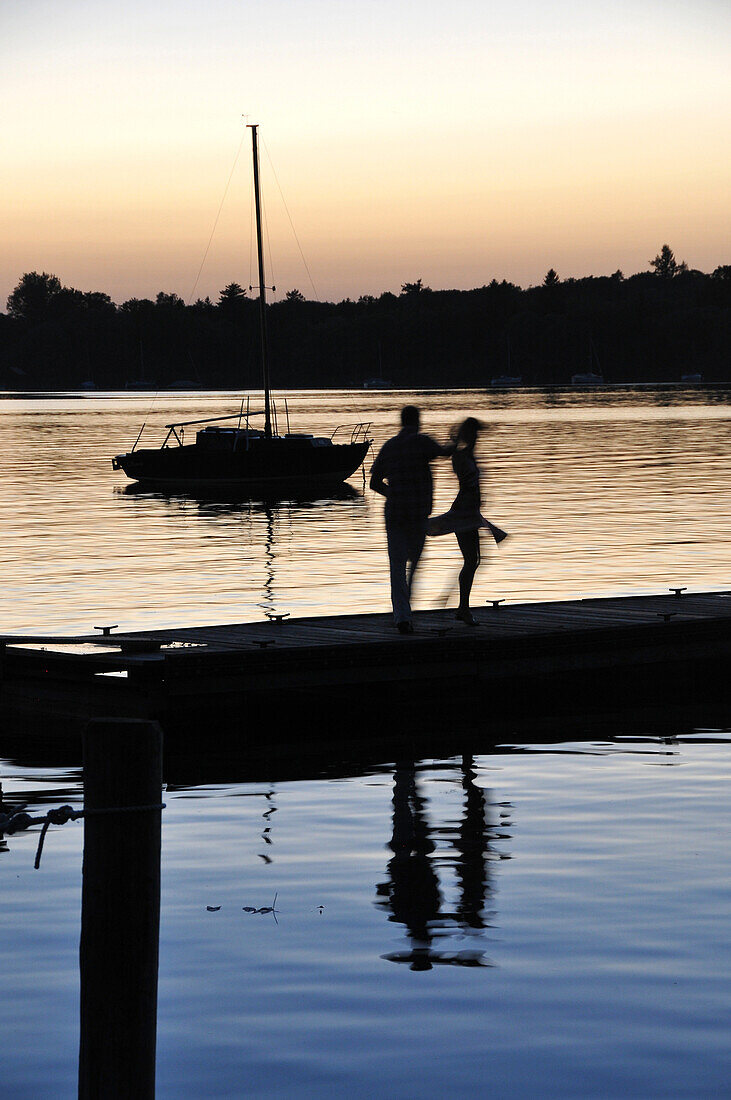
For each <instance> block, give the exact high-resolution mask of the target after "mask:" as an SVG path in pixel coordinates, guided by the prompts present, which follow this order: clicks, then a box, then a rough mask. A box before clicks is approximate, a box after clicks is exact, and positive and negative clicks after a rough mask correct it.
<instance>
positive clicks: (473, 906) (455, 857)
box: [376, 755, 497, 970]
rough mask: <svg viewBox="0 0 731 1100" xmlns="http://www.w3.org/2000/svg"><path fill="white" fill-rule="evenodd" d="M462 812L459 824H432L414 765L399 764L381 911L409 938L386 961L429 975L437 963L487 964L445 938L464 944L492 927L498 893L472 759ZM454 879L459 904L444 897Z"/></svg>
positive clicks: (467, 761)
mask: <svg viewBox="0 0 731 1100" xmlns="http://www.w3.org/2000/svg"><path fill="white" fill-rule="evenodd" d="M460 773H461V786H462V790H463V792H464V797H463V804H462V812H461V816H460V819H459V820H458V821H456V822H452V821H449V822H446V823H445V824H443V825H441V826H430V824H429V821H428V816H427V811H428V801H427V799H426V798H425V796H424V794H423V793H422V790H421V787H420V784H419V782H418V779H417V765H416V762H415V761H413V760H411V761H402V762H400V763H399V764H398V765H397V767H396V770H395V772H394V781H393V818H392V820H393V830H392V836H391V840H390V842H389V844H388V847H389V848H390V849H391V851H392V852H393V856H392V857H391V859H390V860H389V862H388V865H387V869H386V870H387V874H388V877H387V879H386V881H385V882H382V883H379V885H378V886H377V888H376V892H377V894H378V899H379V900H378V901H377V902H376V904H377V905H379V906H380V907H381V908H383V909H384V910H385V911H386V912H387V913H388V919H389V921H394V922H396V923H397V924H402V925H403V926H404V927H405V929H406V933H407V936H408V938H409V940H410V946H409V948H408V949H407V950H405V951H396V952H390V953H388V954H386V955H383V956H382V957H383V958H384V959H387V960H388V961H390V962H398V963H407V964H408V965H409V967H410V969H412V970H431V968H432V967H433V966H436V965H449V966H489V965H491V964H490V962H489V960H488V959H487V958H486V957H485V952H484V951H483V950H481V949H475V948H466V949H459V950H445V949H444V948H443V945H444V943H445V941H446V940H447V939H450V938H454V937H458V938H459V939H464V938H466V937H468V936H472V935H474V934H475V933H477V934H479V933H481V932H482V931H484V929H486V928H487V927H489V922H488V919H487V913H486V907H487V902H488V898H489V896H490V894H491V892H492V890H493V884H492V882H491V878H490V874H489V870H488V868H489V863H490V860H491V859H492V858H497V857H496V855H495V854H494V853H491V852H490V847H489V843H490V839H491V838H492V837H493V835H494V832H495V828H496V826H495V824H494V823H492V822H490V821H489V818H488V808H489V807H488V802H487V799H486V797H485V792H484V791H483V790H482V788H481V787H479V786H477V784H476V782H475V779H476V775H477V773H476V770H475V764H474V758H473V757H472V756H471V755H465V756H463V757H462V760H461V765H460ZM450 873H452V874H453V875H454V879H455V883H456V893H457V898H456V903H455V904H454V906H453V907H451V908H450V906H449V905H448V904H447V902H446V900H445V890H444V888H443V886H442V883H443V880H444V878H445V877H446V876H447V874H450Z"/></svg>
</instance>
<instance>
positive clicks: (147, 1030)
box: [79, 718, 162, 1100]
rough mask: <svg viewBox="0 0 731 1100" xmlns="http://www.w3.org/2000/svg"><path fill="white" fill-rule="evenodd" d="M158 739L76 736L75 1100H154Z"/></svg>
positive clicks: (125, 732) (143, 725)
mask: <svg viewBox="0 0 731 1100" xmlns="http://www.w3.org/2000/svg"><path fill="white" fill-rule="evenodd" d="M161 798H162V731H161V729H160V727H159V726H158V724H157V723H156V722H149V721H139V720H127V719H113V718H110V719H98V720H94V721H91V722H90V723H89V724H88V726H87V728H86V730H85V733H84V809H85V810H107V809H116V808H120V809H122V812H121V813H100V814H94V813H91V814H89V816H88V817H85V818H84V863H83V885H82V905H81V943H80V950H79V963H80V975H81V1027H80V1043H79V1098H80V1100H99V1098H100V1097H104V1098H105V1100H122V1098H123V1097H124V1098H129V1097H134V1098H135V1100H146V1098H152V1097H154V1095H155V1045H156V1035H157V971H158V946H159V937H160V833H161V828H160V827H161V811H160V809H159V808H157V809H140V810H131V809H130V810H126V809H125V807H134V806H139V807H159V806H160V803H161Z"/></svg>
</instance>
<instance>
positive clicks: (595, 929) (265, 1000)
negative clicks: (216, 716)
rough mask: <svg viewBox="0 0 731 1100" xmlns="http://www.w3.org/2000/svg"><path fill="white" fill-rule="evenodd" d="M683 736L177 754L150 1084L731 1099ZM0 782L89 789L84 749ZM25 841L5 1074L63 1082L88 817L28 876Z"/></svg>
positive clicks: (198, 1090)
mask: <svg viewBox="0 0 731 1100" xmlns="http://www.w3.org/2000/svg"><path fill="white" fill-rule="evenodd" d="M673 734H674V731H673V730H672V729H671V728H668V737H667V738H662V737H657V736H653V737H637V736H631V737H628V738H626V739H621V738H613V739H611V740H606V739H603V740H594V741H590V742H588V743H585V744H579V743H576V742H573V743H572V742H566V743H563V744H560V745H555V746H547V747H541V746H531V745H522V746H520V747H517V746H516V747H514V748H513V749H512V750H511V749H507V748H506V749H504V750H502V751H493V752H491V753H488V754H485V755H480V756H476V757H474V758H473V757H467V758H464V757H459V756H457V757H453V758H444V759H428V760H419V761H414V760H403V761H400V762H397V763H393V764H382V765H378V764H374V765H372V766H370V767H363V766H361V767H359V768H358V769H357V771H356V772H353V771H352V770H348V768H347V766H344V767H343V768H341V769H340V771H341V772H342V774H340V775H332V776H331V777H330V778H316V777H311V778H302V779H300V780H298V781H286V782H283V781H278V780H277V779H276V777H275V776H272V778H271V779H263V780H257V781H242V780H240V779H237V778H236V776H237V774H240V772H241V768H239V772H238V773H237V770H236V766H235V764H234V763H232V762H231V761H229V762H228V763H222V764H221V765H220V769H221V771H220V778H219V779H216V778H215V775H214V776H212V777H210V779H209V781H208V782H206V783H204V784H200V783H197V784H193V785H191V784H190V783H187V782H186V781H185V779H184V777H182V776H181V777H179V779H178V781H177V782H176V783H175V784H174V785H173V784H172V783H171V784H170V786H169V788H168V790H167V792H166V795H165V800H166V803H167V809H166V810H165V811H164V816H163V896H162V921H161V942H160V997H159V1016H158V1019H159V1022H158V1096H160V1097H170V1098H175V1097H191V1098H192V1097H196V1098H198V1097H203V1096H206V1097H208V1096H210V1097H245V1096H246V1097H248V1096H257V1097H259V1096H261V1097H265V1096H292V1097H295V1096H296V1097H306V1096H313V1095H336V1096H340V1095H348V1096H358V1097H369V1096H374V1095H382V1096H389V1097H414V1096H428V1097H444V1096H449V1095H468V1094H469V1095H486V1094H488V1093H492V1094H495V1095H498V1096H505V1097H523V1096H547V1097H597V1098H598V1097H638V1098H640V1097H642V1098H648V1097H667V1096H676V1097H679V1096H684V1097H712V1096H714V1097H715V1096H721V1095H726V1094H727V1089H728V1082H729V1074H731V1055H730V1053H729V1044H728V1035H729V1025H731V1010H730V1005H731V1001H730V994H731V977H730V975H731V947H729V938H728V927H729V917H730V916H731V886H730V885H729V884H730V883H731V874H730V873H729V872H730V871H731V868H730V867H729V840H730V839H731V836H730V830H731V808H730V804H729V799H728V790H729V780H730V779H731V755H730V745H729V735H728V734H724V733H722V732H721V731H717V732H716V733H714V734H712V735H711V734H709V733H708V732H706V733H705V734H695V735H690V736H681V737H679V738H676V737H674V736H673ZM335 763H336V762H335ZM193 770H194V769H193ZM333 770H335V769H333ZM3 777H4V785H5V790H6V794H10V795H11V797H12V798H20V797H23V798H25V799H27V800H28V801H29V803H30V805H31V807H33V808H39V807H40V806H41V805H42V803H43V801H44V800H47V801H49V802H51V803H52V804H58V803H60V802H68V801H71V802H79V801H80V799H81V791H80V776H79V772H78V771H77V770H76V769H71V770H68V769H66V770H64V769H60V768H57V769H55V770H53V771H49V770H48V769H44V770H42V771H41V770H39V769H34V768H30V767H27V766H26V767H23V766H20V765H19V764H18V763H13V762H12V761H6V762H5V763H4V765H3ZM36 843H37V833H36V834H35V835H32V834H31V833H25V834H20V835H18V836H15V837H11V838H8V840H7V842H6V844H4V845H3V854H2V858H1V859H0V875H2V891H0V919H1V920H2V929H3V935H2V938H1V939H0V966H1V967H2V973H3V997H2V999H0V1021H2V1024H3V1034H4V1036H5V1041H4V1043H3V1052H2V1061H3V1071H2V1076H3V1083H4V1086H5V1088H6V1090H7V1092H8V1095H12V1096H14V1097H27V1098H31V1097H33V1098H38V1097H72V1096H74V1095H75V1080H76V1056H77V1044H78V1024H77V1019H78V970H77V960H78V940H79V904H80V882H81V856H82V826H81V824H80V823H75V824H69V825H66V826H65V827H64V828H62V829H55V830H52V831H51V833H49V836H48V839H47V841H46V847H45V849H44V855H43V860H42V863H41V868H40V870H38V871H34V870H33V858H34V853H35V847H36ZM275 896H276V905H275V908H276V912H275V913H266V914H249V913H246V912H244V910H243V907H244V906H250V907H253V908H262V907H267V906H271V905H272V904H273V902H274V899H275ZM208 905H212V906H220V910H219V911H217V912H209V911H208V910H207V908H206V907H207V906H208Z"/></svg>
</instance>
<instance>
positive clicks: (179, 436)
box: [162, 409, 264, 447]
mask: <svg viewBox="0 0 731 1100" xmlns="http://www.w3.org/2000/svg"><path fill="white" fill-rule="evenodd" d="M251 416H264V411H263V409H258V410H257V411H256V412H246V413H231V414H230V415H229V416H204V417H203V419H202V420H178V421H176V422H175V424H166V425H165V427H166V428H167V430H168V434H167V435H166V436H165V439H164V440H163V444H162V445H163V447H167V446H169V445H170V443H169V441H170V438H171V437H172V438H173V439H174V440H175V442H176V443H177V444H178V445H179V446H180V447H182V446H183V443H184V439H185V429H186V428H189V427H190V426H191V425H192V424H213V423H216V422H217V421H221V420H237V421H238V422H239V424H241V421H242V420H243V421H246V422H247V427H248V421H249V417H251ZM178 428H180V429H181V431H180V433H178Z"/></svg>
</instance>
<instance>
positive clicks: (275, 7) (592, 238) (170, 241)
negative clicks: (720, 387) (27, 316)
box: [0, 0, 731, 309]
mask: <svg viewBox="0 0 731 1100" xmlns="http://www.w3.org/2000/svg"><path fill="white" fill-rule="evenodd" d="M0 104H1V105H2V117H3V125H2V142H1V143H0V145H1V148H0V166H1V170H2V174H1V178H2V195H3V201H2V203H0V240H1V241H2V249H0V309H4V308H5V301H6V298H7V295H8V294H9V293H10V291H11V290H12V288H13V287H14V286H15V285H16V283H17V282H18V280H19V278H20V276H21V275H22V274H23V273H24V272H26V271H33V270H37V271H47V272H52V273H53V274H56V275H58V277H59V278H60V279H61V281H62V283H64V284H65V285H68V286H74V287H77V288H78V289H80V290H103V291H106V292H107V293H108V294H110V295H111V296H112V298H113V299H114V300H115V301H117V302H122V301H124V300H125V299H127V298H131V297H150V296H154V295H155V294H156V293H157V291H159V290H165V291H168V292H169V291H174V292H176V293H177V294H180V295H181V297H183V298H184V299H186V300H188V299H189V297H190V296H191V294H192V297H193V298H196V297H199V296H205V295H206V294H208V295H210V296H211V297H212V298H214V299H215V298H216V297H217V296H218V292H219V291H220V289H221V288H222V287H223V286H225V285H226V284H227V283H229V282H231V281H234V280H235V281H237V282H240V283H242V284H244V285H247V286H248V284H249V282H253V281H255V279H254V277H253V270H252V268H251V266H250V256H251V245H250V232H251V169H250V144H249V140H248V135H246V136H245V140H244V144H243V148H242V149H241V155H240V158H239V161H238V164H237V167H236V171H235V173H234V175H233V179H232V182H231V186H230V189H229V191H228V195H227V197H226V201H225V203H224V206H223V211H222V213H221V217H220V220H219V222H218V226H217V228H216V232H215V235H214V238H213V243H212V245H211V248H210V251H209V253H208V257H207V259H206V262H205V264H204V266H203V270H202V273H201V275H200V279H199V280H198V282H197V283H196V277H197V275H198V271H199V268H200V266H201V262H202V260H203V256H204V253H205V250H206V246H207V243H208V240H209V237H210V235H211V231H212V229H213V225H214V221H215V218H216V214H217V211H218V209H219V205H220V203H221V200H222V198H223V195H224V190H225V187H226V183H227V180H228V178H229V173H230V171H231V167H232V165H233V163H234V160H235V157H236V154H237V150H238V149H239V147H240V144H241V140H242V137H243V136H244V130H243V127H244V122H243V120H242V117H241V116H242V115H243V114H246V115H248V116H249V120H250V121H252V122H258V123H259V124H260V126H261V140H262V143H263V146H264V147H265V149H264V150H263V153H262V159H263V165H262V168H263V185H264V189H265V206H266V211H267V223H268V229H269V237H270V249H271V259H272V266H273V272H272V273H271V276H270V277H271V279H272V281H274V282H275V283H276V284H277V288H278V291H279V292H280V293H283V292H284V291H286V290H287V289H291V288H292V287H295V286H296V287H298V288H299V289H300V290H302V291H303V293H305V295H306V296H307V297H316V296H317V297H320V298H322V299H336V300H337V299H340V298H343V297H345V296H350V297H354V298H355V297H358V296H359V295H361V294H380V293H381V292H382V291H384V290H392V291H395V292H398V290H399V288H400V286H401V284H402V283H403V282H405V281H407V280H408V281H411V280H414V279H416V278H418V277H421V278H422V279H423V280H424V282H425V283H427V284H428V285H429V286H432V287H433V288H435V289H440V288H445V287H460V288H469V287H473V286H480V285H483V284H484V283H487V282H489V281H490V280H491V279H492V278H493V277H496V278H498V279H503V278H506V279H509V280H512V281H514V282H517V283H519V284H520V285H522V286H528V285H530V284H533V283H537V282H540V281H541V280H542V278H543V275H544V274H545V272H546V270H547V269H548V268H549V267H554V268H556V269H557V270H558V272H559V274H560V275H561V277H567V276H576V277H580V276H583V275H588V274H609V273H611V272H612V271H614V270H616V269H617V268H621V269H622V270H623V271H624V272H625V274H630V273H633V272H635V271H640V270H646V269H647V267H648V260H649V259H650V258H651V257H652V256H654V255H655V253H656V252H658V251H659V249H660V246H661V245H662V244H663V243H664V242H665V241H667V242H668V243H669V244H670V245H671V247H672V248H673V249H674V251H675V254H676V256H677V258H678V259H684V260H686V261H687V263H688V264H689V265H690V266H691V267H698V268H700V269H701V270H704V271H709V270H713V268H714V267H716V266H717V265H718V264H721V263H731V205H730V203H729V198H730V196H731V141H730V140H729V135H730V134H731V4H730V3H728V0H684V2H680V0H613V2H612V3H609V2H608V0H601V2H600V0H576V2H574V0H513V2H511V3H508V2H507V0H503V2H501V3H496V2H494V0H450V2H449V3H446V2H445V3H435V2H434V0H419V2H414V0H357V2H356V0H307V2H305V0H267V2H266V3H262V2H261V0H256V2H253V0H207V2H206V3H202V2H200V0H157V2H156V3H154V4H152V3H150V2H149V0H144V2H141V0H125V2H124V3H121V2H117V0H114V2H110V0H2V2H1V3H0ZM269 158H271V164H270V159H269ZM272 165H273V170H274V171H275V172H276V179H275V177H274V175H273V170H272ZM277 180H278V183H277ZM279 186H281V191H282V193H283V196H284V200H285V201H286V208H285V206H284V205H283V202H282V198H281V196H280V190H279ZM287 208H288V210H289V215H290V216H291V219H292V222H293V223H294V228H295V230H296V233H297V237H298V239H299V244H300V245H301V248H302V252H303V253H304V257H305V260H306V262H307V265H308V267H309V271H310V273H311V275H312V280H313V282H312V283H311V282H310V279H309V277H308V273H307V269H306V268H305V265H304V263H303V260H302V257H301V256H300V251H299V248H298V245H297V241H296V239H295V237H294V235H293V232H292V228H291V226H290V222H289V218H288V215H287ZM313 283H314V288H313ZM275 297H276V296H275Z"/></svg>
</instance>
